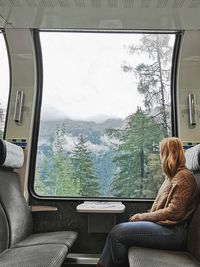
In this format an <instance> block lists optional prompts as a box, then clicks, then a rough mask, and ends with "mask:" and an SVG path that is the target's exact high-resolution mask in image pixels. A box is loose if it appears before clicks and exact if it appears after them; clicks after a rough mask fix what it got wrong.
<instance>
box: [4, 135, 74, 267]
mask: <svg viewBox="0 0 200 267" xmlns="http://www.w3.org/2000/svg"><path fill="white" fill-rule="evenodd" d="M23 160H24V157H23V150H22V149H21V148H20V147H18V146H16V145H13V144H11V143H9V142H7V141H4V140H1V139H0V225H1V227H0V267H9V266H15V267H22V266H23V267H27V266H28V267H36V266H37V267H40V266H41V267H46V266H48V267H54V266H61V264H62V262H63V261H64V259H65V257H66V255H67V253H68V251H69V249H70V247H71V246H72V245H73V243H74V241H75V240H76V238H77V233H76V232H74V231H59V232H48V233H39V234H33V233H32V229H33V221H32V214H31V209H30V207H29V206H28V204H27V202H26V201H25V199H24V197H23V194H22V192H21V189H20V181H19V175H18V174H17V173H16V172H15V171H14V169H16V168H20V167H21V166H22V165H23Z"/></svg>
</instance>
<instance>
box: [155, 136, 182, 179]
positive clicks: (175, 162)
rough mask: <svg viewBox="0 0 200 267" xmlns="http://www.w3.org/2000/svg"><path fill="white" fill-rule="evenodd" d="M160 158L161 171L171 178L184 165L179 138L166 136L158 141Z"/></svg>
mask: <svg viewBox="0 0 200 267" xmlns="http://www.w3.org/2000/svg"><path fill="white" fill-rule="evenodd" d="M160 159H161V161H162V169H163V172H164V173H165V174H166V175H167V176H168V177H169V178H172V177H174V176H175V175H176V173H177V172H178V171H179V170H180V169H181V168H183V167H185V153H184V150H183V145H182V142H181V140H180V139H179V138H176V137H168V138H165V139H164V140H162V141H161V143H160Z"/></svg>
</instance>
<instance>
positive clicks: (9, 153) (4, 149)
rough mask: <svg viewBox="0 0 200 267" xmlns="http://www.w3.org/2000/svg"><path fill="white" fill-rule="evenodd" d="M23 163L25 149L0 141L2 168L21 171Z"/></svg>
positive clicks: (0, 164) (0, 162)
mask: <svg viewBox="0 0 200 267" xmlns="http://www.w3.org/2000/svg"><path fill="white" fill-rule="evenodd" d="M23 163H24V152H23V149H22V148H21V147H20V146H17V145H14V144H12V143H10V142H8V141H5V140H2V139H0V166H3V167H8V168H15V169H19V168H21V167H22V165H23Z"/></svg>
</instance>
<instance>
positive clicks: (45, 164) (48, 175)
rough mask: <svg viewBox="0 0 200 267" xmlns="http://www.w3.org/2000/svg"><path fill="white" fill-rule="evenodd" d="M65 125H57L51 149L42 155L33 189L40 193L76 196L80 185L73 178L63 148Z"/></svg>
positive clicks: (67, 156) (70, 166) (69, 163)
mask: <svg viewBox="0 0 200 267" xmlns="http://www.w3.org/2000/svg"><path fill="white" fill-rule="evenodd" d="M65 134H66V130H65V126H64V124H62V125H61V126H60V125H57V129H56V134H55V139H54V142H53V149H52V150H51V151H49V153H48V154H47V155H46V156H43V159H42V162H41V163H40V168H38V174H37V176H36V184H35V189H36V190H37V192H39V193H40V194H42V195H50V196H77V195H78V193H79V187H80V185H79V184H77V182H76V180H74V179H73V175H72V163H71V161H70V158H69V155H67V153H66V152H65V150H64V144H65Z"/></svg>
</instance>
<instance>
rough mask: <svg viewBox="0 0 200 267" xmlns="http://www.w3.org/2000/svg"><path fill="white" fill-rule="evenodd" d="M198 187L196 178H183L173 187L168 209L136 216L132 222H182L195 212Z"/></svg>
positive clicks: (131, 219) (132, 217)
mask: <svg viewBox="0 0 200 267" xmlns="http://www.w3.org/2000/svg"><path fill="white" fill-rule="evenodd" d="M197 190H198V189H197V185H196V181H195V179H194V177H193V176H192V175H191V176H190V177H181V178H179V181H178V183H177V184H175V185H174V186H173V189H172V192H171V199H170V201H169V203H168V204H167V207H165V208H162V209H159V210H156V211H151V212H149V213H141V214H139V213H138V214H135V215H133V216H131V217H130V221H151V222H160V221H167V220H168V221H174V222H177V221H181V220H184V219H186V217H188V216H189V215H190V214H191V213H192V212H193V210H194V208H195V207H194V205H192V204H193V202H194V199H195V198H196V194H197Z"/></svg>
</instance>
